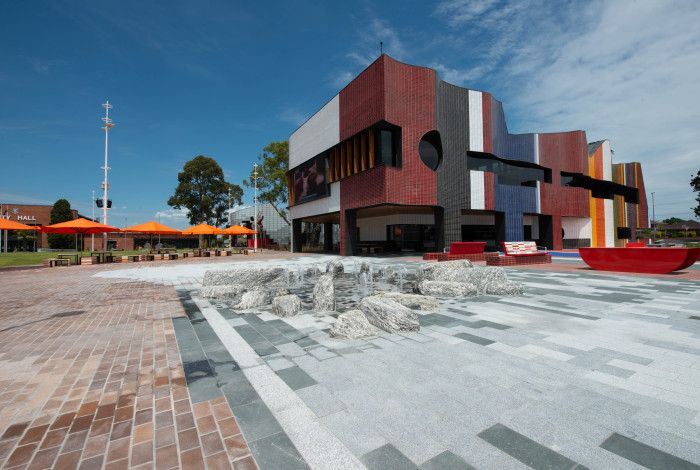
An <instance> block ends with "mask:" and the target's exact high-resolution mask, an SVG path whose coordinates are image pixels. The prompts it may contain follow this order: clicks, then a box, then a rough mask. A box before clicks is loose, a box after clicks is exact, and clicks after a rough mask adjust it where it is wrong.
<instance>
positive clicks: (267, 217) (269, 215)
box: [228, 203, 291, 245]
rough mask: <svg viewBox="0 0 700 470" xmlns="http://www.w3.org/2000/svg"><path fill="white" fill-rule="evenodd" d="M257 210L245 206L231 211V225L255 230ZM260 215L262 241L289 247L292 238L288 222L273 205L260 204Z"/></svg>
mask: <svg viewBox="0 0 700 470" xmlns="http://www.w3.org/2000/svg"><path fill="white" fill-rule="evenodd" d="M254 214H255V208H254V207H253V206H245V207H240V208H235V209H231V211H230V212H229V219H228V220H229V225H243V226H245V227H248V228H254V226H253V220H254V218H253V216H254ZM258 215H259V216H262V221H261V224H262V230H263V233H261V234H258V236H259V237H260V239H261V240H262V239H263V238H269V239H270V243H273V244H277V245H289V240H290V236H291V228H290V226H289V224H288V223H287V222H285V221H284V219H283V218H282V217H280V215H279V214H278V213H277V211H276V210H275V208H274V207H272V204H270V203H261V204H258Z"/></svg>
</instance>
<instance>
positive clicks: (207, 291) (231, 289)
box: [199, 285, 246, 299]
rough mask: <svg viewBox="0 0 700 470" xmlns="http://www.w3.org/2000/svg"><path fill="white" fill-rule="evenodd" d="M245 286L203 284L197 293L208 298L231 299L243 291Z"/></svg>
mask: <svg viewBox="0 0 700 470" xmlns="http://www.w3.org/2000/svg"><path fill="white" fill-rule="evenodd" d="M245 290H246V288H245V287H244V286H239V285H230V286H204V287H202V289H201V290H200V291H199V295H201V296H202V297H206V298H209V299H233V298H235V297H236V296H238V295H240V294H242V293H243V292H245Z"/></svg>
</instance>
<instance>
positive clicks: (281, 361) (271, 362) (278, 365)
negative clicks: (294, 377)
mask: <svg viewBox="0 0 700 470" xmlns="http://www.w3.org/2000/svg"><path fill="white" fill-rule="evenodd" d="M268 358H270V359H268ZM265 361H266V362H267V365H268V366H270V369H272V370H280V369H286V368H287V367H292V366H294V363H293V362H292V361H291V360H289V359H287V358H286V357H284V356H278V357H274V358H273V357H272V356H267V357H266V358H265Z"/></svg>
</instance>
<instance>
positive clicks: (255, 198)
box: [253, 163, 258, 253]
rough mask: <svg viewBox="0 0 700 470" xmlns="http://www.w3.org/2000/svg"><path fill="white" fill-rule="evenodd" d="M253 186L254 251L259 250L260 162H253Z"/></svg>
mask: <svg viewBox="0 0 700 470" xmlns="http://www.w3.org/2000/svg"><path fill="white" fill-rule="evenodd" d="M253 187H254V188H255V192H254V193H253V225H254V226H253V229H254V230H255V233H254V234H253V252H254V253H257V252H258V164H257V163H253Z"/></svg>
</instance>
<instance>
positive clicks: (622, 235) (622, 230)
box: [617, 227, 632, 239]
mask: <svg viewBox="0 0 700 470" xmlns="http://www.w3.org/2000/svg"><path fill="white" fill-rule="evenodd" d="M617 238H619V239H629V238H632V229H631V228H629V227H617Z"/></svg>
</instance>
